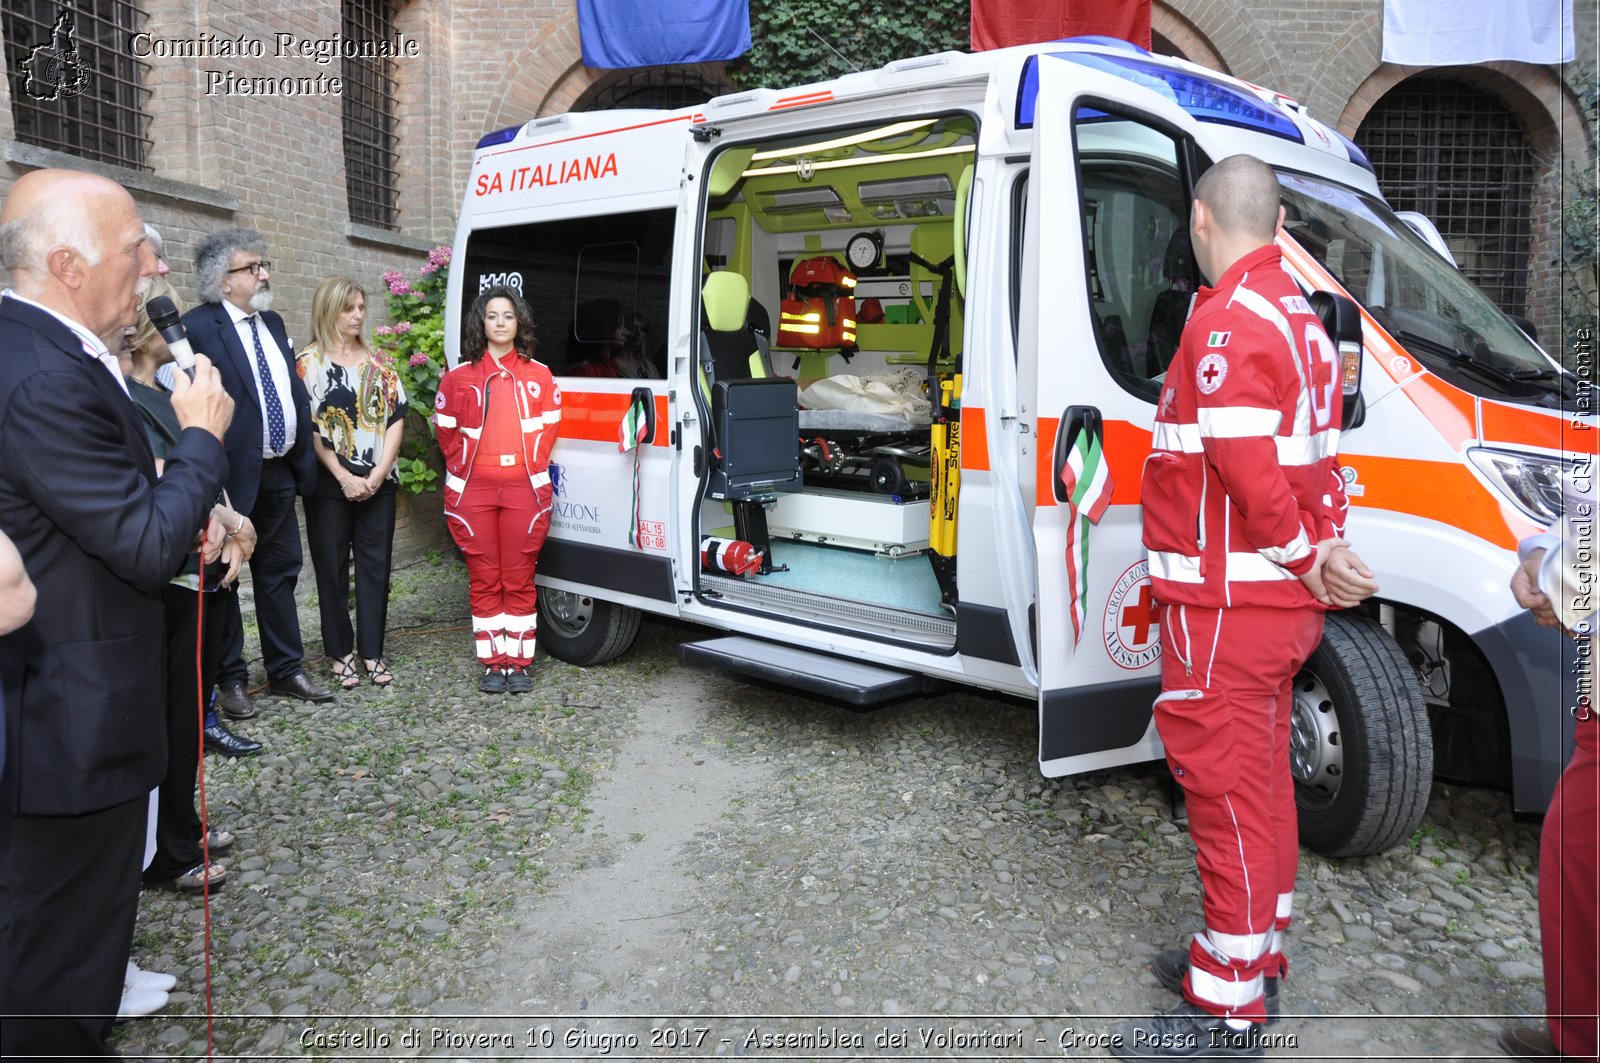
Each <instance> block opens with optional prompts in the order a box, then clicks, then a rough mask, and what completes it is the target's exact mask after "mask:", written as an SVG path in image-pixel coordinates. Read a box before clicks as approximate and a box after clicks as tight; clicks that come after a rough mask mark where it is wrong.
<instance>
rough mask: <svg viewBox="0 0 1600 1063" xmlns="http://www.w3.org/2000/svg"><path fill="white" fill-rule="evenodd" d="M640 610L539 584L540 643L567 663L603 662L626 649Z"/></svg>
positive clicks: (635, 626)
mask: <svg viewBox="0 0 1600 1063" xmlns="http://www.w3.org/2000/svg"><path fill="white" fill-rule="evenodd" d="M638 634H639V610H637V609H633V608H630V607H628V606H626V605H617V604H616V603H615V602H604V601H601V600H600V599H598V598H591V597H589V596H588V595H587V594H576V593H574V592H572V591H558V590H555V589H554V588H551V587H540V588H539V646H540V648H541V649H543V650H544V651H545V652H546V653H549V654H550V655H551V656H552V657H555V658H557V659H559V660H563V661H566V662H567V663H568V664H576V665H583V666H588V665H591V664H604V663H605V662H607V661H610V660H614V659H615V658H617V657H620V656H622V655H623V654H624V653H626V652H628V647H630V646H632V645H633V640H634V638H635V637H637V636H638Z"/></svg>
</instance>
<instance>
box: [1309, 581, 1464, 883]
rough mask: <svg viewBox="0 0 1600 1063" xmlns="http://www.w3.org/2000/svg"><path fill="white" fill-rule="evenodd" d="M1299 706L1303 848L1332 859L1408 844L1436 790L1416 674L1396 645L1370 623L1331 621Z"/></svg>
mask: <svg viewBox="0 0 1600 1063" xmlns="http://www.w3.org/2000/svg"><path fill="white" fill-rule="evenodd" d="M1293 698H1294V702H1293V706H1292V708H1291V715H1290V739H1289V767H1290V771H1291V772H1292V773H1293V775H1294V782H1295V803H1296V804H1297V805H1298V806H1299V808H1300V841H1301V843H1302V844H1304V845H1306V846H1307V847H1308V848H1310V849H1312V850H1314V851H1316V852H1319V853H1321V854H1322V855H1324V856H1334V857H1338V856H1364V855H1367V854H1370V853H1381V852H1384V851H1385V850H1388V849H1391V848H1393V847H1394V846H1396V845H1398V844H1400V843H1401V842H1403V841H1405V840H1406V839H1407V838H1409V837H1410V836H1411V835H1412V833H1413V832H1414V831H1415V830H1416V829H1417V825H1418V824H1420V823H1421V822H1422V815H1423V813H1424V812H1425V811H1426V810H1427V807H1428V793H1429V790H1430V789H1431V788H1432V786H1433V733H1432V731H1431V730H1429V725H1428V709H1427V704H1426V702H1425V701H1424V700H1423V697H1422V689H1421V687H1419V686H1418V685H1417V676H1416V671H1415V670H1414V669H1413V668H1412V667H1411V665H1410V662H1408V661H1407V660H1406V658H1405V655H1404V654H1403V653H1401V651H1400V647H1399V646H1398V645H1397V644H1396V643H1395V641H1394V639H1392V638H1390V637H1389V634H1388V632H1386V631H1385V630H1384V629H1383V628H1382V627H1381V626H1379V625H1378V623H1377V622H1376V621H1374V620H1372V619H1371V618H1369V617H1365V616H1360V615H1356V614H1348V613H1330V614H1329V615H1328V617H1327V621H1326V623H1325V626H1324V628H1323V633H1322V643H1321V644H1320V645H1319V646H1318V647H1317V649H1316V652H1315V653H1313V654H1312V655H1311V659H1310V660H1308V661H1307V662H1306V665H1305V667H1304V668H1303V669H1302V670H1301V672H1300V674H1299V675H1298V676H1296V677H1295V682H1294V690H1293Z"/></svg>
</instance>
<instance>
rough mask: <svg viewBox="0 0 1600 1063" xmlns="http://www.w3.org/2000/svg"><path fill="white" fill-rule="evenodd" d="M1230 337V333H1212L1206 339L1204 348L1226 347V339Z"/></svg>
mask: <svg viewBox="0 0 1600 1063" xmlns="http://www.w3.org/2000/svg"><path fill="white" fill-rule="evenodd" d="M1232 335H1233V333H1231V332H1213V333H1212V334H1211V335H1210V336H1208V337H1206V346H1207V347H1226V346H1227V345H1228V337H1229V336H1232Z"/></svg>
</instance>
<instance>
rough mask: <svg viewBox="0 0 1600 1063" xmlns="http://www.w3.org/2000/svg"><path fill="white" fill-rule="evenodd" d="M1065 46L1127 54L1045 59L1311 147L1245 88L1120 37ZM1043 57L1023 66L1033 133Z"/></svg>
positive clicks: (1022, 109) (1203, 115)
mask: <svg viewBox="0 0 1600 1063" xmlns="http://www.w3.org/2000/svg"><path fill="white" fill-rule="evenodd" d="M1062 43H1063V44H1067V43H1071V44H1092V45H1097V46H1099V47H1102V48H1109V49H1115V50H1116V51H1118V52H1121V53H1123V54H1120V55H1107V54H1105V53H1104V52H1045V53H1043V56H1049V57H1050V58H1054V59H1062V60H1065V61H1066V62H1069V63H1077V64H1078V65H1079V66H1086V67H1088V68H1090V69H1091V70H1098V71H1100V72H1101V73H1104V74H1110V75H1112V76H1113V77H1119V78H1121V79H1123V80H1124V81H1129V82H1132V83H1133V84H1135V85H1141V86H1143V87H1144V88H1147V89H1149V90H1150V91H1152V92H1155V93H1158V94H1159V95H1161V96H1164V97H1166V98H1167V99H1169V100H1171V101H1172V102H1173V103H1175V104H1177V105H1178V106H1179V107H1181V108H1183V109H1184V110H1185V111H1187V112H1188V113H1189V114H1190V115H1192V116H1193V117H1194V118H1195V120H1196V121H1200V122H1212V123H1215V124H1217V125H1228V126H1235V127H1237V128H1240V129H1249V130H1253V131H1255V132H1258V133H1265V134H1267V135H1268V136H1274V137H1280V138H1282V139H1284V140H1288V141H1292V142H1293V143H1296V144H1304V143H1306V138H1305V134H1303V133H1302V132H1301V131H1300V127H1299V126H1298V125H1297V124H1295V122H1294V120H1293V119H1292V118H1290V117H1289V116H1288V115H1287V114H1285V113H1284V112H1283V111H1282V110H1280V109H1279V107H1278V106H1277V105H1274V104H1272V103H1268V102H1266V101H1265V100H1263V99H1261V98H1260V97H1259V96H1257V95H1256V94H1255V93H1253V92H1251V91H1250V90H1249V89H1248V88H1245V87H1244V86H1242V85H1239V84H1229V83H1228V82H1227V81H1224V80H1222V79H1221V78H1217V77H1210V76H1207V75H1205V74H1201V73H1197V72H1195V71H1193V70H1179V69H1176V68H1173V67H1170V66H1166V65H1164V64H1162V63H1161V62H1159V61H1157V60H1155V59H1154V57H1153V56H1151V54H1150V53H1149V52H1147V51H1145V50H1144V49H1143V48H1140V47H1139V46H1138V45H1136V44H1130V43H1129V42H1127V41H1122V40H1117V39H1116V38H1114V37H1074V38H1072V39H1071V40H1070V41H1063V42H1062ZM1043 56H1040V55H1035V56H1030V57H1029V58H1028V60H1027V62H1026V63H1024V64H1023V67H1022V82H1021V85H1020V86H1019V88H1018V92H1017V128H1018V129H1032V128H1033V122H1034V108H1035V106H1036V104H1037V102H1038V97H1039V60H1040V58H1042V57H1043ZM1086 117H1087V118H1089V119H1090V120H1093V119H1094V118H1096V117H1104V118H1110V117H1111V116H1110V115H1105V114H1102V113H1101V112H1095V111H1089V112H1088V113H1087V114H1086ZM1329 132H1330V133H1332V134H1333V135H1334V136H1336V137H1338V139H1339V141H1340V142H1341V144H1342V145H1343V146H1344V149H1345V151H1346V153H1348V154H1349V156H1350V161H1351V162H1353V163H1355V164H1356V165H1357V166H1360V167H1361V168H1362V169H1364V170H1367V171H1369V172H1376V171H1373V169H1372V162H1371V160H1369V159H1368V158H1367V155H1366V152H1364V151H1362V150H1361V149H1360V148H1359V147H1357V146H1356V144H1355V142H1354V141H1352V140H1351V139H1350V138H1349V137H1346V136H1345V135H1344V134H1342V133H1339V132H1337V131H1335V130H1329Z"/></svg>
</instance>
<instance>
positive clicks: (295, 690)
mask: <svg viewBox="0 0 1600 1063" xmlns="http://www.w3.org/2000/svg"><path fill="white" fill-rule="evenodd" d="M267 689H268V690H270V691H272V692H273V693H274V694H287V695H288V696H289V697H291V698H299V699H300V700H301V701H332V700H333V691H331V690H329V689H328V688H327V687H325V686H322V685H320V684H318V683H317V682H316V681H315V680H314V679H312V678H311V677H310V676H308V675H306V674H305V673H304V672H296V673H295V674H294V675H291V676H288V677H287V678H284V679H272V680H269V681H268V682H267Z"/></svg>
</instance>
